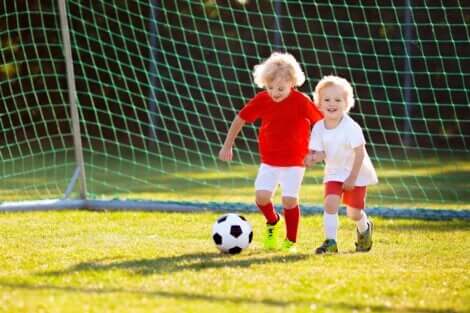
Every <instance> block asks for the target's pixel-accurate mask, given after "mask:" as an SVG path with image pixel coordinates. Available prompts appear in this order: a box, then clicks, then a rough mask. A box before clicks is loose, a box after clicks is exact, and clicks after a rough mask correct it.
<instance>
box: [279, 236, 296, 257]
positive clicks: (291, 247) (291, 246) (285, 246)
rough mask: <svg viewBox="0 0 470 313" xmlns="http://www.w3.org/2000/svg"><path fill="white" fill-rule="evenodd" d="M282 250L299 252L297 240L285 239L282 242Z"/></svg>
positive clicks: (293, 252)
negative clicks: (296, 244)
mask: <svg viewBox="0 0 470 313" xmlns="http://www.w3.org/2000/svg"><path fill="white" fill-rule="evenodd" d="M281 250H282V251H283V252H287V253H292V254H295V253H297V247H296V246H295V242H293V241H290V240H289V239H285V240H284V242H283V243H282V247H281Z"/></svg>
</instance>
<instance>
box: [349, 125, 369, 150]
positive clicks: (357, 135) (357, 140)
mask: <svg viewBox="0 0 470 313" xmlns="http://www.w3.org/2000/svg"><path fill="white" fill-rule="evenodd" d="M350 128H351V129H350V130H349V134H348V138H349V144H350V145H351V148H353V149H354V148H356V147H359V146H361V145H365V144H366V139H365V138H364V134H363V132H362V129H361V126H359V124H356V123H353V124H352V126H351V127H350Z"/></svg>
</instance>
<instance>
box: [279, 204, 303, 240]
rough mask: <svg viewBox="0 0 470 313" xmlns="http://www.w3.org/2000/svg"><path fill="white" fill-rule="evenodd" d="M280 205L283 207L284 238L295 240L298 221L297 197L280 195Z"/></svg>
mask: <svg viewBox="0 0 470 313" xmlns="http://www.w3.org/2000/svg"><path fill="white" fill-rule="evenodd" d="M282 205H283V207H284V220H285V221H286V238H287V240H290V241H292V242H296V241H297V232H298V228H299V222H300V208H299V202H298V201H297V198H293V197H282Z"/></svg>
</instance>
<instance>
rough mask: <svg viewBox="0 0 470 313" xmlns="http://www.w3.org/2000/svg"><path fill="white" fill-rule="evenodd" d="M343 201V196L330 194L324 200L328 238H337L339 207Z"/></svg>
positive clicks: (324, 216)
mask: <svg viewBox="0 0 470 313" xmlns="http://www.w3.org/2000/svg"><path fill="white" fill-rule="evenodd" d="M340 203H341V196H339V195H336V194H329V195H327V196H326V197H325V200H324V212H323V223H324V227H325V237H326V239H333V240H335V241H336V240H337V233H338V224H339V222H338V208H339V205H340Z"/></svg>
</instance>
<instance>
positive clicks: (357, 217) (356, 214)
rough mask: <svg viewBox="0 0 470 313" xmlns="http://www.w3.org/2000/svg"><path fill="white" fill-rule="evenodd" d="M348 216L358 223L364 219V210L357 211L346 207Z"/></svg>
mask: <svg viewBox="0 0 470 313" xmlns="http://www.w3.org/2000/svg"><path fill="white" fill-rule="evenodd" d="M346 214H347V215H348V217H349V218H350V219H352V220H354V221H358V220H360V219H361V217H362V210H361V209H356V208H353V207H351V206H349V205H348V206H347V207H346Z"/></svg>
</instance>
